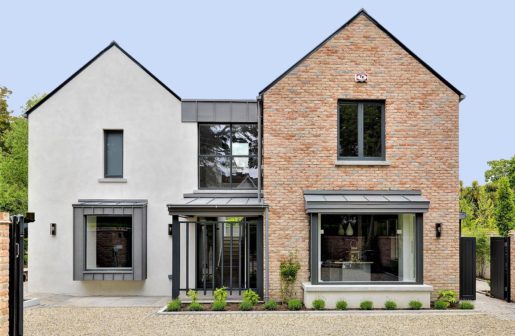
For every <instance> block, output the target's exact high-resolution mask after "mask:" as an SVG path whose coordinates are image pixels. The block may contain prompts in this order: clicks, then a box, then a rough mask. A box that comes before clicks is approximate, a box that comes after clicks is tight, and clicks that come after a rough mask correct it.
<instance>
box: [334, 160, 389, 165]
mask: <svg viewBox="0 0 515 336" xmlns="http://www.w3.org/2000/svg"><path fill="white" fill-rule="evenodd" d="M334 165H335V166H389V165H390V161H386V160H385V161H379V160H374V161H372V160H370V161H367V160H355V161H353V160H336V162H335V164H334Z"/></svg>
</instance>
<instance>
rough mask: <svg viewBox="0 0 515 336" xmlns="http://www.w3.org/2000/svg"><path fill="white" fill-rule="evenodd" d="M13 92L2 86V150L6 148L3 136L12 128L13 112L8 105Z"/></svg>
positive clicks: (0, 122)
mask: <svg viewBox="0 0 515 336" xmlns="http://www.w3.org/2000/svg"><path fill="white" fill-rule="evenodd" d="M11 93H12V92H11V91H10V90H9V89H8V88H6V87H5V86H0V151H2V150H4V149H5V146H4V141H3V137H4V134H5V132H7V131H8V130H9V128H10V124H11V122H10V121H11V112H10V111H9V106H8V105H7V98H9V95H10V94H11Z"/></svg>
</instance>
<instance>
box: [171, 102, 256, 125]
mask: <svg viewBox="0 0 515 336" xmlns="http://www.w3.org/2000/svg"><path fill="white" fill-rule="evenodd" d="M181 110H182V112H181V114H182V122H216V123H220V122H227V123H230V122H232V123H255V122H257V121H258V107H257V101H255V100H193V99H191V100H190V99H185V100H183V101H182V109H181Z"/></svg>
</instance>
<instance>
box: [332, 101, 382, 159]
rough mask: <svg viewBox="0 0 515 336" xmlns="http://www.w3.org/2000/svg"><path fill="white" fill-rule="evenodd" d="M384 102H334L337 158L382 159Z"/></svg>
mask: <svg viewBox="0 0 515 336" xmlns="http://www.w3.org/2000/svg"><path fill="white" fill-rule="evenodd" d="M384 133H385V132H384V103H382V102H373V101H371V102H367V101H364V102H355V101H341V102H339V103H338V159H340V160H384V158H385V150H384V143H385V141H384V138H385V135H384Z"/></svg>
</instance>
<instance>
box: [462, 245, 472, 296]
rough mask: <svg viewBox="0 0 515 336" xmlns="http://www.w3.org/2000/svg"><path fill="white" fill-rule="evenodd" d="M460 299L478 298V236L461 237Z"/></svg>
mask: <svg viewBox="0 0 515 336" xmlns="http://www.w3.org/2000/svg"><path fill="white" fill-rule="evenodd" d="M460 299H462V300H475V299H476V238H474V237H461V238H460Z"/></svg>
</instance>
